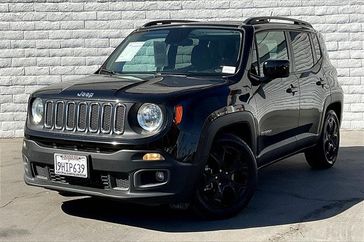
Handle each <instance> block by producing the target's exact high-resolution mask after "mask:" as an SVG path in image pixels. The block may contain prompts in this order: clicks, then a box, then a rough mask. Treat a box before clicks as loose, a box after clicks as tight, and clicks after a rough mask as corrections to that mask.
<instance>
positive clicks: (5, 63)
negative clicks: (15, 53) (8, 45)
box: [0, 58, 11, 68]
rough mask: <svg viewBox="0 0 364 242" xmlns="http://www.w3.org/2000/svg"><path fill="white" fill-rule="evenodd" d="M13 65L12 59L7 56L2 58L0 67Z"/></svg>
mask: <svg viewBox="0 0 364 242" xmlns="http://www.w3.org/2000/svg"><path fill="white" fill-rule="evenodd" d="M10 66H11V59H10V58H7V59H4V58H3V59H0V68H2V67H10Z"/></svg>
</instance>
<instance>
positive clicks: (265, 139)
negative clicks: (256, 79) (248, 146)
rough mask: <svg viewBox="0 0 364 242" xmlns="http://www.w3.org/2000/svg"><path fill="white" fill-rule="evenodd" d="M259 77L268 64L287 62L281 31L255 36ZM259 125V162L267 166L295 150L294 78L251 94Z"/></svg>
mask: <svg viewBox="0 0 364 242" xmlns="http://www.w3.org/2000/svg"><path fill="white" fill-rule="evenodd" d="M255 37H256V46H257V52H258V54H257V56H258V65H259V68H258V69H259V70H257V71H258V72H259V73H258V75H260V77H262V78H264V75H263V64H264V62H265V61H267V60H290V58H289V48H288V42H287V34H286V33H285V32H284V31H283V30H282V31H281V30H274V31H263V32H258V33H256V35H255ZM254 99H255V102H256V109H257V113H256V117H257V121H258V135H259V136H258V161H259V162H260V163H267V162H270V161H273V160H275V159H277V158H280V157H282V156H284V155H287V154H289V153H291V152H293V151H294V149H295V148H296V134H297V127H298V117H299V87H298V80H297V77H296V76H295V75H290V76H289V77H286V78H276V79H274V80H271V81H270V82H266V83H261V84H260V85H259V87H258V89H257V90H256V92H255V94H254Z"/></svg>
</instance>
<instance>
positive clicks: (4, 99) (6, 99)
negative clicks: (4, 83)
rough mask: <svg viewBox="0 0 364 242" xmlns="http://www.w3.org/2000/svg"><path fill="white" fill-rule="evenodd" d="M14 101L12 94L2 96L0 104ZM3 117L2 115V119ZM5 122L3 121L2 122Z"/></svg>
mask: <svg viewBox="0 0 364 242" xmlns="http://www.w3.org/2000/svg"><path fill="white" fill-rule="evenodd" d="M12 101H13V95H11V94H2V95H0V104H3V103H11V102H12ZM1 116H2V115H0V117H1ZM1 121H3V120H1Z"/></svg>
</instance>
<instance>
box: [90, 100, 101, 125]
mask: <svg viewBox="0 0 364 242" xmlns="http://www.w3.org/2000/svg"><path fill="white" fill-rule="evenodd" d="M99 119H100V108H99V104H97V103H92V104H91V113H90V131H91V132H97V130H98V127H99Z"/></svg>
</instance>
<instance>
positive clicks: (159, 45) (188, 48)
mask: <svg viewBox="0 0 364 242" xmlns="http://www.w3.org/2000/svg"><path fill="white" fill-rule="evenodd" d="M241 39H242V32H240V31H237V30H228V29H212V28H168V29H162V30H161V29H159V30H152V31H143V32H136V33H133V34H131V35H130V36H129V37H128V38H127V39H126V40H125V41H124V42H123V44H121V45H120V46H119V47H118V48H117V49H116V51H114V52H113V54H112V55H111V57H110V58H109V59H108V61H107V62H106V63H105V65H103V68H104V69H105V70H106V71H108V72H110V73H121V74H131V73H135V74H139V73H140V74H143V73H171V74H186V75H191V74H192V75H193V74H202V75H223V74H224V75H226V74H235V72H236V71H237V67H238V59H239V52H240V47H241Z"/></svg>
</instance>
